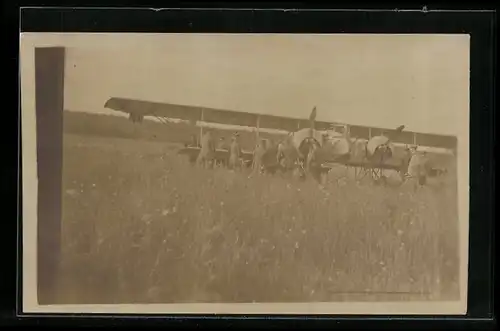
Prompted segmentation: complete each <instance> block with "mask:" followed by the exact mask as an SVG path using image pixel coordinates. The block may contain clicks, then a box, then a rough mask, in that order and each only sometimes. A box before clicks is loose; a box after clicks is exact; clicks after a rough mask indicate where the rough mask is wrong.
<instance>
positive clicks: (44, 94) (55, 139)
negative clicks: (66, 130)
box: [35, 47, 65, 304]
mask: <svg viewBox="0 0 500 331" xmlns="http://www.w3.org/2000/svg"><path fill="white" fill-rule="evenodd" d="M64 65H65V49H64V48H63V47H43V48H35V99H36V101H35V104H36V130H37V132H36V135H37V170H38V210H37V212H38V228H37V236H38V238H37V241H38V243H37V245H38V249H37V255H38V256H37V260H38V261H37V270H38V271H37V273H38V277H37V292H38V303H39V304H51V303H54V301H55V299H56V298H55V296H56V286H57V279H58V276H59V275H58V270H59V263H60V254H61V216H62V212H61V210H62V208H61V200H62V199H61V197H62V195H61V190H62V139H63V137H62V132H63V108H64Z"/></svg>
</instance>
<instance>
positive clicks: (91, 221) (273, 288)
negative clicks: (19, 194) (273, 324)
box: [20, 33, 470, 314]
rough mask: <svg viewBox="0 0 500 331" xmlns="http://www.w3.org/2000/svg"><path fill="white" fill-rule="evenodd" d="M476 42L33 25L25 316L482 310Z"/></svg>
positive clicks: (27, 38) (24, 37) (26, 106)
mask: <svg viewBox="0 0 500 331" xmlns="http://www.w3.org/2000/svg"><path fill="white" fill-rule="evenodd" d="M469 41H470V40H469V36H468V35H465V34H464V35H459V34H456V35H451V34H450V35H446V34H443V35H438V34H414V35H411V34H406V35H398V34H392V35H391V34H379V35H378V34H317V35H314V34H194V33H193V34H182V33H179V34H138V33H137V34H125V33H123V34H120V33H109V34H104V33H103V34H100V33H92V34H91V33H88V34H87V33H60V34H56V33H25V34H21V39H20V52H21V53H20V77H21V87H20V88H21V99H22V107H21V116H22V144H23V147H22V148H23V224H22V227H23V256H22V258H23V275H22V279H23V285H22V289H23V310H24V312H94V313H95V312H113V313H114V312H128V313H148V312H149V313H221V314H223V313H247V314H248V313H282V314H286V313H290V314H298V313H300V314H307V313H314V314H392V313H394V314H423V313H425V314H430V313H432V314H464V313H465V312H466V300H467V261H468V250H467V247H468V239H467V238H468V222H469V221H468V206H469V173H468V172H469V160H468V158H469Z"/></svg>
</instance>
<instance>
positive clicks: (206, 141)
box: [196, 131, 215, 167]
mask: <svg viewBox="0 0 500 331" xmlns="http://www.w3.org/2000/svg"><path fill="white" fill-rule="evenodd" d="M214 157H215V142H214V139H213V136H212V133H211V132H210V131H207V132H206V133H205V134H204V135H203V137H202V138H201V150H200V153H199V154H198V158H197V159H196V164H197V165H203V166H204V167H211V166H212V165H213V162H214Z"/></svg>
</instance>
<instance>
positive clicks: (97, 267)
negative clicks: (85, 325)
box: [58, 118, 459, 303]
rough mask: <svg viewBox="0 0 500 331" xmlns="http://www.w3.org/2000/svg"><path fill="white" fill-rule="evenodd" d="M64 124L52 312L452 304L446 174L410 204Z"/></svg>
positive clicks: (450, 189)
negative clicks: (151, 306) (210, 164)
mask: <svg viewBox="0 0 500 331" xmlns="http://www.w3.org/2000/svg"><path fill="white" fill-rule="evenodd" d="M119 120H120V121H121V119H119ZM123 120H124V121H125V119H123ZM68 122H69V120H68V119H67V118H66V119H65V130H66V133H65V135H64V176H63V223H62V244H63V249H62V259H61V270H60V274H59V284H60V287H59V290H58V301H59V302H60V303H160V302H161V303H174V302H304V301H342V300H358V301H369V300H390V301H394V300H408V299H412V300H414V299H419V300H423V299H429V300H452V299H457V298H458V265H459V261H458V251H457V250H458V227H457V220H458V219H457V199H456V187H455V180H454V177H453V176H454V175H455V174H454V173H449V174H448V177H446V179H445V180H446V185H439V186H431V187H423V188H420V189H419V190H417V191H414V189H413V186H411V185H408V186H406V185H403V186H401V187H397V188H392V187H383V186H374V185H373V184H372V183H370V182H369V181H368V182H360V183H358V182H356V181H354V180H351V179H349V178H342V179H341V180H336V179H338V178H331V180H330V181H329V182H328V183H327V185H326V186H325V187H318V185H317V183H315V182H314V181H312V180H306V181H300V180H296V179H293V178H285V177H282V176H273V177H270V176H256V177H252V178H248V173H239V172H229V171H228V170H225V169H215V170H205V169H200V168H195V167H192V166H191V165H189V163H188V162H187V160H185V159H183V158H181V157H179V156H178V155H176V148H178V146H177V145H176V144H172V143H169V142H168V140H169V139H168V137H167V138H164V139H156V140H157V141H152V140H155V139H151V138H144V137H126V136H127V134H128V133H122V134H121V136H120V134H117V133H115V137H110V136H108V137H103V136H104V134H102V133H101V134H99V132H97V130H99V129H97V128H98V126H97V125H96V126H91V125H88V124H87V125H85V126H80V129H79V130H80V131H79V132H76V131H77V129H75V128H77V127H78V125H76V124H75V123H73V124H68ZM126 123H128V124H129V125H131V123H129V122H126ZM101 125H103V124H102V122H101ZM158 125H161V124H158ZM91 127H92V130H94V131H90V129H89V131H88V132H84V130H83V129H82V128H91ZM116 127H117V128H118V127H121V126H120V125H116ZM161 128H163V130H165V128H164V126H162V127H161ZM116 130H120V129H116ZM102 131H103V132H104V131H106V130H104V129H102ZM179 131H181V132H183V131H182V130H179ZM172 132H173V131H170V133H169V134H173V133H172ZM111 134H112V133H109V134H108V135H111ZM165 134H167V133H165ZM157 135H158V136H159V133H157ZM130 138H134V139H130ZM187 139H189V135H188V137H187ZM170 140H174V141H175V140H177V141H180V140H182V138H179V137H177V138H176V139H170ZM333 176H335V175H333Z"/></svg>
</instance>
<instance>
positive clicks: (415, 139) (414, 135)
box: [413, 132, 417, 146]
mask: <svg viewBox="0 0 500 331" xmlns="http://www.w3.org/2000/svg"><path fill="white" fill-rule="evenodd" d="M413 145H415V146H416V145H417V134H416V133H415V132H413Z"/></svg>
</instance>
